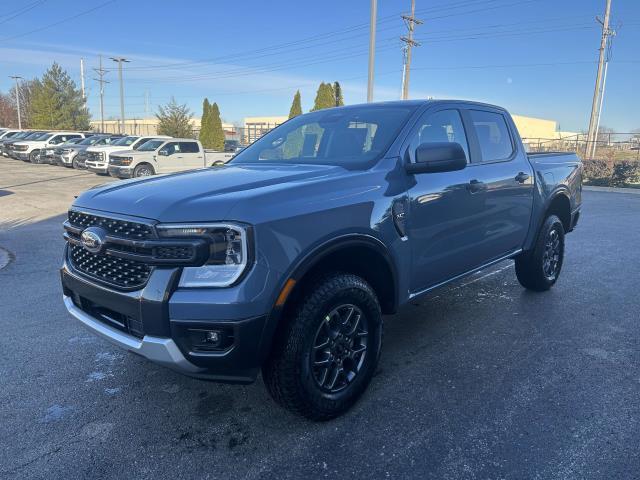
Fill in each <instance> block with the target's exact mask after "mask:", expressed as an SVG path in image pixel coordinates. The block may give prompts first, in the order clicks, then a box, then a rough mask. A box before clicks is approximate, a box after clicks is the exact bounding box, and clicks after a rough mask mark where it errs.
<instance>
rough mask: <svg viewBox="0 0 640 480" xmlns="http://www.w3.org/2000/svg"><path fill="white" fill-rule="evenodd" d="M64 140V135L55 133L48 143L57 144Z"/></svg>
mask: <svg viewBox="0 0 640 480" xmlns="http://www.w3.org/2000/svg"><path fill="white" fill-rule="evenodd" d="M64 140H66V138H65V137H64V135H56V136H55V137H53V138H52V139H51V140H49V143H50V144H51V145H58V144H60V143H62V142H63V141H64Z"/></svg>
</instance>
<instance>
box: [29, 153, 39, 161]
mask: <svg viewBox="0 0 640 480" xmlns="http://www.w3.org/2000/svg"><path fill="white" fill-rule="evenodd" d="M29 161H30V162H31V163H40V152H39V151H38V150H34V151H33V152H31V153H30V154H29Z"/></svg>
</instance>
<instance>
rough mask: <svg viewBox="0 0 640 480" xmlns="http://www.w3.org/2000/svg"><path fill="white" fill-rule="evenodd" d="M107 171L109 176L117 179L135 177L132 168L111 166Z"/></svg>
mask: <svg viewBox="0 0 640 480" xmlns="http://www.w3.org/2000/svg"><path fill="white" fill-rule="evenodd" d="M107 171H108V173H109V175H111V176H112V177H115V178H131V177H132V175H133V171H132V170H131V167H116V166H112V165H109V168H108V170H107Z"/></svg>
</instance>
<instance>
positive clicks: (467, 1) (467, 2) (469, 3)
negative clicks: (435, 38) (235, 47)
mask: <svg viewBox="0 0 640 480" xmlns="http://www.w3.org/2000/svg"><path fill="white" fill-rule="evenodd" d="M487 1H488V2H490V3H495V2H497V1H504V0H464V1H458V2H449V3H446V4H442V5H437V6H434V7H431V8H424V9H422V10H420V11H421V12H423V13H425V12H432V13H437V12H438V11H442V10H444V11H448V10H450V9H451V8H462V7H474V6H476V5H478V4H479V3H486V2H487ZM531 1H534V0H521V1H519V2H515V3H511V4H505V5H498V7H500V6H505V7H506V6H511V5H517V4H520V3H526V2H531ZM490 8H496V7H488V8H487V9H490ZM475 12H477V10H472V11H470V12H457V13H454V14H451V15H447V16H456V15H466V14H468V13H475ZM398 15H399V14H393V15H388V16H385V17H379V18H378V19H377V21H376V25H381V24H383V23H389V22H394V21H395V20H396V19H397V18H398ZM434 18H442V17H434ZM369 27H370V23H362V24H357V25H352V26H350V27H346V28H343V29H338V30H332V31H329V32H325V33H320V34H316V35H313V36H310V37H305V38H301V39H297V40H292V41H289V42H285V43H281V44H275V45H270V46H267V47H263V48H260V49H255V50H245V51H241V52H235V53H230V54H226V55H221V56H217V57H211V58H207V59H200V60H187V61H182V62H172V63H163V64H155V65H141V66H138V67H130V68H129V69H127V70H128V71H137V70H162V69H172V68H177V67H186V66H198V65H202V66H204V65H207V64H211V63H213V62H219V61H224V60H229V59H234V60H236V59H238V58H241V57H246V56H254V55H255V54H260V53H265V52H268V54H269V55H277V54H279V53H274V52H273V51H274V50H281V49H284V48H287V47H291V46H293V47H297V48H295V49H294V50H299V49H300V48H301V44H309V43H313V42H315V41H317V40H323V39H326V38H331V37H335V36H337V35H344V34H346V33H351V32H354V31H358V30H364V29H367V28H369ZM364 35H367V32H363V33H361V34H358V35H355V36H354V37H351V38H355V37H358V36H364ZM343 40H344V39H339V40H336V41H343ZM329 43H333V42H329ZM302 48H307V47H302Z"/></svg>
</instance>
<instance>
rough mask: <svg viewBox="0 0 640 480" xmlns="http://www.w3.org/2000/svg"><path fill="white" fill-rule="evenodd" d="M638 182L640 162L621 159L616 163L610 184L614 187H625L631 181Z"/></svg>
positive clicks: (639, 180)
mask: <svg viewBox="0 0 640 480" xmlns="http://www.w3.org/2000/svg"><path fill="white" fill-rule="evenodd" d="M638 182H640V162H638V161H635V160H620V161H618V162H616V163H615V164H614V166H613V174H612V175H611V180H610V182H609V185H611V186H612V187H624V186H626V185H628V184H630V183H638Z"/></svg>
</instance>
